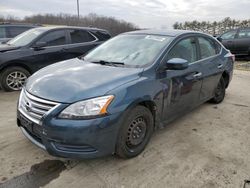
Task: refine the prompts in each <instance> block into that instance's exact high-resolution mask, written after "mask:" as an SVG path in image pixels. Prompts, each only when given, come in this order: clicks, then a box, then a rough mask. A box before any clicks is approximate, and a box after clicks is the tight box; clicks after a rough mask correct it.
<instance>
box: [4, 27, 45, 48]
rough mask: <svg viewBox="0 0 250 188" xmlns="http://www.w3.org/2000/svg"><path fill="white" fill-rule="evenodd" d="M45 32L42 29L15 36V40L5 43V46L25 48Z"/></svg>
mask: <svg viewBox="0 0 250 188" xmlns="http://www.w3.org/2000/svg"><path fill="white" fill-rule="evenodd" d="M45 31H46V30H45V29H43V28H35V29H30V30H28V31H26V32H24V33H21V34H20V35H17V36H16V37H15V38H13V39H11V40H10V41H9V42H7V44H9V45H14V46H25V45H27V44H29V43H30V42H31V41H33V40H34V39H35V38H36V37H37V36H39V35H40V34H41V33H43V32H45Z"/></svg>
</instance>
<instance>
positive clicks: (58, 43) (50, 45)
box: [33, 30, 67, 69]
mask: <svg viewBox="0 0 250 188" xmlns="http://www.w3.org/2000/svg"><path fill="white" fill-rule="evenodd" d="M36 42H46V44H47V45H46V46H45V47H42V48H39V49H35V48H34V56H33V58H34V60H33V62H34V64H35V66H36V67H37V69H40V68H43V67H45V66H47V65H50V64H52V63H56V62H59V61H62V60H66V59H67V58H66V57H67V53H66V52H65V51H64V47H65V46H67V40H66V32H65V30H55V31H50V32H48V33H47V34H45V35H44V36H43V37H41V38H40V39H39V40H38V41H36Z"/></svg>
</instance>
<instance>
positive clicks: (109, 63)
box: [91, 60, 125, 66]
mask: <svg viewBox="0 0 250 188" xmlns="http://www.w3.org/2000/svg"><path fill="white" fill-rule="evenodd" d="M91 62H92V63H97V64H101V65H111V66H118V65H120V66H121V65H122V66H123V65H125V64H124V63H123V62H114V61H104V60H100V61H91Z"/></svg>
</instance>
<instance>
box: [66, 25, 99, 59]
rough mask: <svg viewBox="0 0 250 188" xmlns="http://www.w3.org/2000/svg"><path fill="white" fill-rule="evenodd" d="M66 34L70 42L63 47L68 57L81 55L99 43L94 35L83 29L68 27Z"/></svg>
mask: <svg viewBox="0 0 250 188" xmlns="http://www.w3.org/2000/svg"><path fill="white" fill-rule="evenodd" d="M68 35H69V39H70V44H69V45H68V46H66V47H65V48H64V50H65V51H66V53H67V57H68V58H75V57H78V56H82V55H84V54H86V53H87V52H88V51H90V50H91V49H93V48H94V47H96V46H97V45H99V44H100V43H101V42H100V41H99V40H98V38H97V37H96V36H95V35H93V34H92V33H90V32H89V31H87V30H84V29H70V30H68Z"/></svg>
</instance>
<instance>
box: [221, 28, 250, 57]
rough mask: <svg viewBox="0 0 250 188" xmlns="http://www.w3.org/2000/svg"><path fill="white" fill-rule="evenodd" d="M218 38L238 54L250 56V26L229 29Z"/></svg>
mask: <svg viewBox="0 0 250 188" xmlns="http://www.w3.org/2000/svg"><path fill="white" fill-rule="evenodd" d="M218 40H219V41H221V42H222V44H223V45H224V46H225V47H226V48H227V49H229V50H230V51H231V52H232V53H233V54H235V55H236V56H250V28H240V29H235V30H230V31H227V32H226V33H223V34H222V35H220V36H219V37H218Z"/></svg>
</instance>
